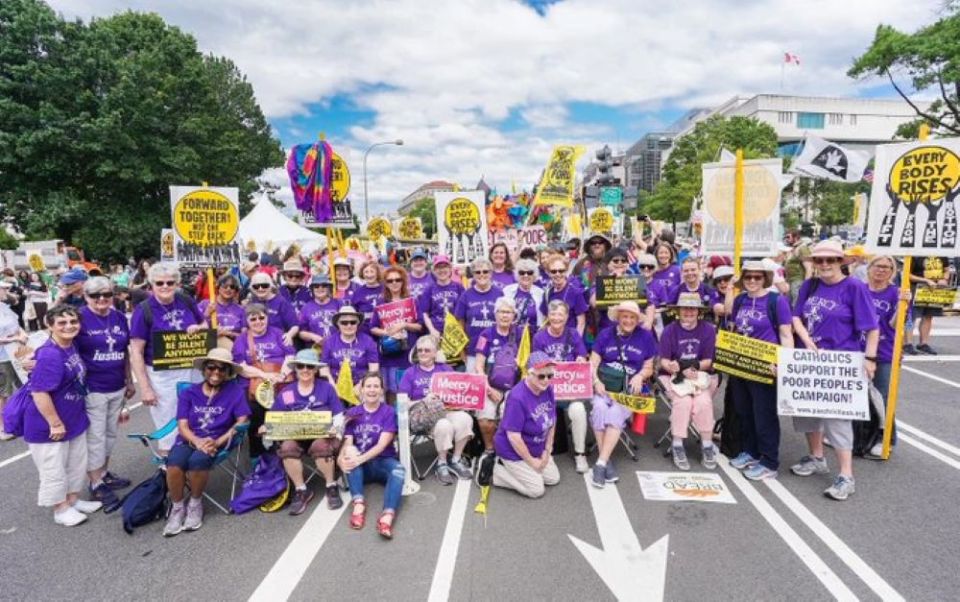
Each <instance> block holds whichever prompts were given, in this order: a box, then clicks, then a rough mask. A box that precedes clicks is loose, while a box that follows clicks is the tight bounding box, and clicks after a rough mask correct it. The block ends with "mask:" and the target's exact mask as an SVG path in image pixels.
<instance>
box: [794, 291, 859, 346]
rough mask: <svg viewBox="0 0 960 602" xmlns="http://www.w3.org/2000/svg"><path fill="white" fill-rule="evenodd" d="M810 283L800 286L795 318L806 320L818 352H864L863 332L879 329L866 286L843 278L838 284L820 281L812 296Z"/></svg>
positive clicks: (805, 324)
mask: <svg viewBox="0 0 960 602" xmlns="http://www.w3.org/2000/svg"><path fill="white" fill-rule="evenodd" d="M811 282H812V280H806V281H804V283H803V284H801V285H800V290H799V291H798V292H797V303H796V305H795V306H794V308H793V315H794V317H797V318H800V319H801V320H802V321H803V323H804V326H806V327H807V332H809V333H810V338H812V339H813V342H814V343H816V345H817V348H818V349H825V350H829V351H862V349H863V348H862V346H861V345H860V335H861V332H864V331H867V330H873V329H875V328H877V314H876V311H874V308H873V300H871V298H870V293H869V289H868V288H867V285H866V284H865V283H864V282H862V281H861V280H858V279H856V278H844V279H843V280H841V281H840V282H837V283H836V284H827V283H826V282H824V281H822V280H820V281H819V282H818V284H817V290H816V291H814V293H813V295H810V294H809V293H808V291H809V290H810V284H811Z"/></svg>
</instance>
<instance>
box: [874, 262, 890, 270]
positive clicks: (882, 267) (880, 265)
mask: <svg viewBox="0 0 960 602" xmlns="http://www.w3.org/2000/svg"><path fill="white" fill-rule="evenodd" d="M870 267H872V268H873V269H875V270H892V269H893V266H892V265H887V264H883V263H875V264H873V265H872V266H870Z"/></svg>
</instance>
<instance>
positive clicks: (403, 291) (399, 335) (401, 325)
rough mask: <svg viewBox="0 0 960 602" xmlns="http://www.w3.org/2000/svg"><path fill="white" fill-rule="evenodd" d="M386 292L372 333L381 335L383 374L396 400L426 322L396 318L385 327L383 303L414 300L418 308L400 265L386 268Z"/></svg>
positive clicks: (377, 308) (377, 307)
mask: <svg viewBox="0 0 960 602" xmlns="http://www.w3.org/2000/svg"><path fill="white" fill-rule="evenodd" d="M383 283H384V291H383V295H382V296H380V297H378V298H377V300H376V302H375V305H374V310H373V322H372V323H371V324H370V334H372V335H373V336H375V337H379V339H380V345H379V347H378V349H379V352H380V367H381V368H382V369H381V371H380V372H381V374H383V379H384V381H385V382H386V385H387V402H389V403H391V404H392V403H394V402H395V401H396V399H397V389H398V386H399V385H400V378H401V377H403V372H404V370H406V369H407V368H409V367H410V358H409V355H410V353H409V351H410V349H412V348H413V347H414V346H415V345H416V344H417V337H419V336H420V333H421V332H423V324H422V323H421V320H420V316H419V315H418V316H417V317H416V318H415V319H413V320H406V321H395V322H394V323H392V324H391V325H390V326H389V327H387V328H384V327H383V320H381V318H380V316H381V311H382V310H381V309H380V306H381V305H384V304H387V303H393V302H395V301H403V300H404V299H410V301H409V303H412V304H413V307H414V311H416V300H415V299H414V298H413V297H412V296H411V295H410V292H409V290H408V286H409V282H408V280H407V271H406V270H405V269H403V268H402V267H400V266H397V265H393V266H390V267H388V268H387V269H385V270H384V271H383Z"/></svg>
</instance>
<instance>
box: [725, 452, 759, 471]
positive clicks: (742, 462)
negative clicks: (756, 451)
mask: <svg viewBox="0 0 960 602" xmlns="http://www.w3.org/2000/svg"><path fill="white" fill-rule="evenodd" d="M758 462H759V460H757V459H756V458H754V457H753V456H751V455H750V454H748V453H747V452H740V453H739V454H737V457H736V458H734V459H733V460H730V466H733V467H734V468H736V469H737V470H744V469H746V468H750V467H751V466H756V465H757V463H758Z"/></svg>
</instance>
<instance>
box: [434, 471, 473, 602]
mask: <svg viewBox="0 0 960 602" xmlns="http://www.w3.org/2000/svg"><path fill="white" fill-rule="evenodd" d="M470 485H471V482H470V481H469V480H466V481H464V480H460V481H457V490H456V492H455V493H454V494H453V504H452V505H451V506H450V516H448V517H447V526H446V528H445V529H444V530H443V543H442V544H440V554H439V556H437V568H436V569H434V571H433V581H432V582H431V583H430V595H429V596H428V597H427V599H428V600H430V601H431V602H434V601H436V602H440V601H442V600H447V599H449V598H450V587H451V586H452V585H453V571H454V569H456V566H457V552H458V550H459V549H460V537H461V535H462V534H463V521H464V520H465V517H466V514H467V503H468V502H469V501H470Z"/></svg>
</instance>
